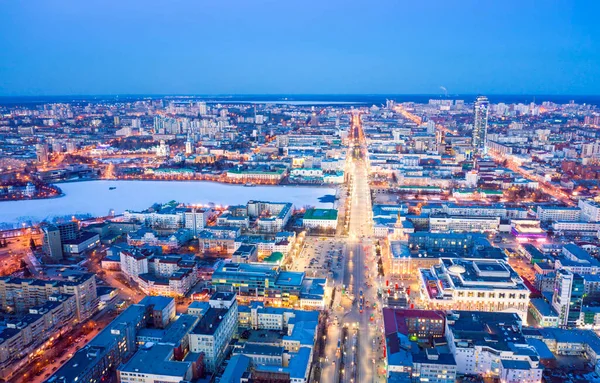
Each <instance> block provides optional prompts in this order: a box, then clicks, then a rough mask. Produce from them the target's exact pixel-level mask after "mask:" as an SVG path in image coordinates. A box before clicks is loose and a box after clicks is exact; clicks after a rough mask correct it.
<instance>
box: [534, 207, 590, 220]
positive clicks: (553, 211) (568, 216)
mask: <svg viewBox="0 0 600 383" xmlns="http://www.w3.org/2000/svg"><path fill="white" fill-rule="evenodd" d="M537 219H539V220H540V221H541V222H554V221H563V222H577V221H579V220H580V219H581V209H580V208H578V207H569V206H538V208H537Z"/></svg>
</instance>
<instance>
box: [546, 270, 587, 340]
mask: <svg viewBox="0 0 600 383" xmlns="http://www.w3.org/2000/svg"><path fill="white" fill-rule="evenodd" d="M584 294H585V287H584V280H583V277H582V276H580V275H578V274H574V273H572V272H570V271H568V270H556V279H555V283H554V294H553V296H552V307H553V308H554V310H556V312H557V313H558V325H559V326H561V327H571V328H572V327H576V326H577V324H579V322H580V316H581V306H582V302H583V296H584Z"/></svg>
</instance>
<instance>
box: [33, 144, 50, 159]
mask: <svg viewBox="0 0 600 383" xmlns="http://www.w3.org/2000/svg"><path fill="white" fill-rule="evenodd" d="M35 156H36V159H37V161H38V162H39V163H44V162H48V144H46V143H41V144H37V145H35Z"/></svg>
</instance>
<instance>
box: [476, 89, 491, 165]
mask: <svg viewBox="0 0 600 383" xmlns="http://www.w3.org/2000/svg"><path fill="white" fill-rule="evenodd" d="M489 106H490V102H489V101H488V99H487V97H485V96H479V97H477V100H476V101H475V120H474V122H473V153H475V154H477V153H484V152H485V140H486V135H487V125H488V109H489Z"/></svg>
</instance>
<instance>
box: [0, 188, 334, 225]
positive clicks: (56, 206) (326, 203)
mask: <svg viewBox="0 0 600 383" xmlns="http://www.w3.org/2000/svg"><path fill="white" fill-rule="evenodd" d="M58 186H59V187H60V188H61V189H62V191H63V193H64V194H65V195H64V196H63V197H60V198H54V199H45V200H27V201H7V202H0V224H2V226H5V227H6V226H7V224H10V225H15V224H19V225H20V224H21V223H23V222H27V223H29V222H34V223H35V222H40V221H43V220H51V219H52V218H54V217H64V216H71V215H76V214H79V215H84V214H89V215H92V216H105V215H107V214H108V213H109V211H110V210H111V209H112V210H114V211H115V213H116V214H121V213H123V212H124V211H125V210H143V209H145V208H147V207H150V206H151V205H152V204H154V203H157V202H158V203H164V202H169V201H172V200H175V201H178V202H183V203H186V204H202V205H206V204H209V203H214V204H216V205H237V204H246V202H248V201H249V200H265V201H283V202H292V203H293V204H294V205H295V206H296V207H298V208H301V207H303V206H316V207H326V208H331V207H332V206H333V196H334V195H335V192H336V190H335V189H334V188H326V187H304V186H301V187H298V186H253V187H246V186H243V185H227V184H220V183H214V182H199V181H187V182H186V181H83V182H72V183H62V184H58ZM110 187H116V189H114V190H110V189H109V188H110Z"/></svg>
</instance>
